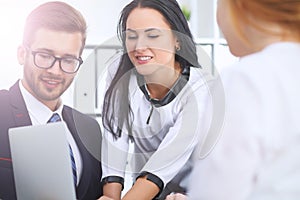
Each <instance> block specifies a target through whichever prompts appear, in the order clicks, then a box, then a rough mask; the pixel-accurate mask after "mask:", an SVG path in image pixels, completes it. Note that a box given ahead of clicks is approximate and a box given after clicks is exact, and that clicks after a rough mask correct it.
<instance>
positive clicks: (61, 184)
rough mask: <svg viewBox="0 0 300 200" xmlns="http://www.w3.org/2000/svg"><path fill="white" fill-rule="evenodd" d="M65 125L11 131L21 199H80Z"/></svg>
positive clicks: (12, 149) (16, 182)
mask: <svg viewBox="0 0 300 200" xmlns="http://www.w3.org/2000/svg"><path fill="white" fill-rule="evenodd" d="M66 129H67V126H66V124H65V123H64V122H56V123H49V124H46V125H36V126H25V127H18V128H11V129H9V142H10V147H11V154H12V155H11V156H12V162H13V172H14V178H15V186H16V192H17V198H18V200H35V199H37V200H41V199H43V200H48V199H49V200H50V199H51V200H69V199H70V200H73V199H76V195H75V188H74V182H73V174H72V166H71V161H70V154H69V147H68V142H67V139H66Z"/></svg>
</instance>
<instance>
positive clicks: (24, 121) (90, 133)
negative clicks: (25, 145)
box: [0, 82, 102, 200]
mask: <svg viewBox="0 0 300 200" xmlns="http://www.w3.org/2000/svg"><path fill="white" fill-rule="evenodd" d="M62 115H63V119H64V121H65V122H66V124H67V126H68V128H69V130H70V132H71V133H72V135H73V137H74V139H75V141H76V143H77V146H78V148H79V151H80V154H81V157H82V175H81V178H80V182H79V185H78V186H77V188H76V195H77V198H78V199H86V200H93V199H97V198H98V197H100V196H101V195H102V187H101V176H102V170H101V163H100V162H99V160H100V150H101V148H100V146H101V132H100V128H99V125H98V123H97V121H96V120H94V119H92V118H91V117H89V116H87V115H84V114H82V113H80V112H78V111H76V110H74V109H72V108H70V107H68V106H64V108H63V112H62ZM28 125H31V120H30V117H29V114H28V111H27V108H26V105H25V102H24V99H23V97H22V95H21V92H20V88H19V84H18V82H17V83H16V84H14V85H13V86H12V87H11V88H10V89H9V90H1V91H0V199H2V200H14V199H16V191H15V185H14V177H13V169H12V161H11V152H10V147H9V139H8V129H9V128H11V127H19V126H28ZM53 148H55V147H53Z"/></svg>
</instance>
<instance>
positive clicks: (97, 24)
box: [0, 0, 130, 88]
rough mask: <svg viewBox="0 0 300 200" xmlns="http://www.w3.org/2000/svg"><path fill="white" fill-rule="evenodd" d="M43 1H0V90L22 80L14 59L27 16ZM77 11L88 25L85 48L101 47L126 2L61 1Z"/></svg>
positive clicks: (20, 68) (112, 29)
mask: <svg viewBox="0 0 300 200" xmlns="http://www.w3.org/2000/svg"><path fill="white" fill-rule="evenodd" d="M46 1H47V0H24V1H20V0H1V1H0V25H1V31H0V44H1V47H0V61H1V64H0V88H8V87H9V86H10V85H11V84H13V83H14V82H15V81H16V79H17V78H19V77H21V76H22V66H20V65H19V64H18V62H17V59H16V52H17V47H18V45H19V44H20V43H21V40H22V34H23V26H24V23H25V19H26V16H27V15H28V14H29V12H30V11H31V10H32V9H34V8H35V7H36V6H38V5H39V4H41V3H44V2H46ZM63 1H64V2H67V3H69V4H71V5H73V6H74V7H75V8H77V9H78V10H80V11H81V12H82V14H83V15H84V17H85V18H86V21H87V24H88V37H87V44H93V45H97V44H101V43H102V42H103V41H105V40H107V39H108V38H110V37H113V36H114V35H115V33H116V25H117V20H118V17H119V13H120V11H121V9H122V7H123V6H124V5H125V4H127V3H128V2H129V1H130V0H108V1H107V0H63Z"/></svg>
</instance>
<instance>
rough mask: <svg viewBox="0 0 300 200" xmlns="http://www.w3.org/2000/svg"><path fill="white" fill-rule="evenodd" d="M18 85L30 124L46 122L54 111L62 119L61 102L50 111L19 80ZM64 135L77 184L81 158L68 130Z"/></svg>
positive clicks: (80, 169)
mask: <svg viewBox="0 0 300 200" xmlns="http://www.w3.org/2000/svg"><path fill="white" fill-rule="evenodd" d="M19 86H20V90H21V93H22V96H23V98H24V101H25V104H26V107H27V110H28V112H29V117H30V120H31V122H32V125H39V124H46V123H47V121H48V120H49V119H50V118H51V116H52V115H53V114H54V113H57V114H59V116H60V117H61V119H62V120H63V116H62V110H63V104H62V103H60V106H59V108H58V109H57V110H56V111H52V110H50V109H49V108H48V107H47V106H45V105H44V104H43V103H41V102H40V101H38V100H37V99H36V98H35V97H34V96H32V95H31V94H30V93H29V92H28V91H27V90H26V89H25V88H24V86H23V84H22V82H21V81H19ZM66 136H67V141H68V142H69V144H70V146H71V148H72V151H73V155H74V159H75V163H76V173H77V185H78V183H79V181H80V176H81V172H82V160H81V156H80V152H79V149H78V147H77V145H76V142H75V140H74V138H73V136H72V134H71V132H70V131H69V130H68V131H67V135H66ZM53 148H55V147H53Z"/></svg>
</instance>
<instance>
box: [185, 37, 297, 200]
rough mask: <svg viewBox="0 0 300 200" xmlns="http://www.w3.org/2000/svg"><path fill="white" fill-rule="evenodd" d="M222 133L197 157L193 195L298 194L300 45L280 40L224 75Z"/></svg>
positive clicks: (264, 198) (241, 199)
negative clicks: (204, 154) (203, 155)
mask: <svg viewBox="0 0 300 200" xmlns="http://www.w3.org/2000/svg"><path fill="white" fill-rule="evenodd" d="M221 79H222V81H223V84H224V88H225V97H226V112H225V123H224V127H223V132H222V137H221V139H220V140H219V142H218V143H217V145H216V146H215V148H214V150H213V151H212V153H211V154H210V155H209V156H208V157H207V158H205V159H204V160H200V159H199V160H197V161H196V164H195V165H196V166H195V169H194V171H193V173H192V175H191V179H192V181H191V183H190V193H189V196H190V198H191V199H193V200H194V199H197V200H208V199H209V200H224V199H228V200H229V199H230V200H245V199H247V200H282V199H288V200H296V199H297V200H298V199H299V198H300V187H299V186H300V156H299V152H300V123H299V122H300V118H299V115H300V104H299V102H300V44H297V43H276V44H272V45H270V46H268V47H266V48H265V49H264V50H263V51H261V52H258V53H255V54H252V55H249V56H246V57H244V58H242V59H241V60H240V62H238V63H237V64H235V65H233V66H232V67H230V68H228V69H227V70H225V71H224V72H223V74H222V75H221Z"/></svg>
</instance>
